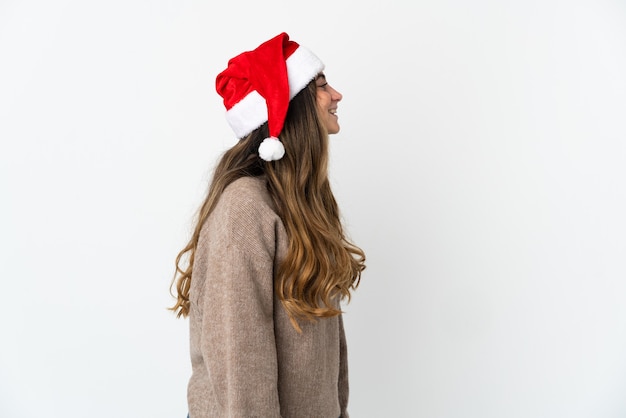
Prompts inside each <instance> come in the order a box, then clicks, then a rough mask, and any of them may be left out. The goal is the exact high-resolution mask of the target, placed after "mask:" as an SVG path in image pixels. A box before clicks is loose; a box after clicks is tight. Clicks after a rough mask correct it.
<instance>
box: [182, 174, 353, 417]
mask: <svg viewBox="0 0 626 418" xmlns="http://www.w3.org/2000/svg"><path fill="white" fill-rule="evenodd" d="M287 244H288V242H287V235H286V232H285V228H284V226H283V224H282V222H281V220H280V218H279V217H278V215H277V214H276V211H275V210H274V209H273V203H272V201H271V198H270V196H269V194H268V192H267V190H266V184H265V180H264V179H263V178H253V177H245V178H242V179H239V180H237V181H235V182H233V183H232V184H231V185H230V186H228V187H227V188H226V190H225V191H224V193H223V194H222V196H221V198H220V200H219V202H218V204H217V206H216V208H215V210H214V211H213V213H212V214H211V216H210V217H209V219H208V220H207V222H206V224H205V225H204V226H203V228H202V232H201V235H200V241H199V244H198V249H197V252H196V256H195V263H194V266H193V279H192V284H191V290H190V300H191V311H190V322H189V325H190V349H191V364H192V376H191V379H190V381H189V386H188V402H189V413H190V417H191V418H208V417H236V418H244V417H261V418H273V417H283V418H307V417H311V418H337V417H339V416H340V415H341V417H348V414H347V411H346V406H347V403H348V367H347V363H346V355H347V352H346V342H345V335H344V331H343V323H342V319H341V317H340V316H339V317H334V318H328V319H320V320H318V321H316V322H312V323H309V322H306V321H301V323H300V326H301V327H302V334H299V333H297V332H296V331H295V330H294V329H293V327H292V326H291V323H290V322H289V318H288V316H287V314H286V311H285V310H284V308H283V307H282V305H281V303H280V302H279V301H278V299H277V297H276V296H275V293H274V288H273V272H274V270H275V269H276V268H277V266H278V263H279V261H280V260H281V258H282V257H284V254H285V252H286V249H287Z"/></svg>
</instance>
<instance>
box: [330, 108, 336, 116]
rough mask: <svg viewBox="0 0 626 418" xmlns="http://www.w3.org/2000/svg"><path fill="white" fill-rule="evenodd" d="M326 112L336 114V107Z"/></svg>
mask: <svg viewBox="0 0 626 418" xmlns="http://www.w3.org/2000/svg"><path fill="white" fill-rule="evenodd" d="M328 113H330V114H331V115H335V116H337V109H329V110H328Z"/></svg>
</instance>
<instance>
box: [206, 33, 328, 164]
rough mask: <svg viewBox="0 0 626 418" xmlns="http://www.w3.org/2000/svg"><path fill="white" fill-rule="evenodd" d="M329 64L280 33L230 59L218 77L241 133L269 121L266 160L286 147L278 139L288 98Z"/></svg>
mask: <svg viewBox="0 0 626 418" xmlns="http://www.w3.org/2000/svg"><path fill="white" fill-rule="evenodd" d="M323 70H324V64H323V63H322V61H320V59H319V58H317V57H316V56H315V55H314V54H313V53H312V52H311V51H309V50H308V49H306V48H304V47H302V46H300V45H298V44H297V43H296V42H293V41H290V40H289V35H287V34H286V33H281V34H280V35H278V36H276V37H274V38H272V39H270V40H269V41H267V42H264V43H263V44H261V45H259V47H257V48H256V49H255V50H254V51H247V52H244V53H242V54H240V55H237V56H236V57H234V58H232V59H231V60H230V61H228V67H227V68H226V69H225V70H224V71H222V72H221V73H220V74H219V75H218V76H217V79H216V80H215V86H216V89H217V93H218V94H219V95H220V96H222V98H223V99H224V106H225V107H226V120H227V121H228V123H229V124H230V126H231V128H233V131H235V134H236V135H237V138H243V137H245V136H246V135H248V134H249V133H250V132H252V131H254V130H255V129H257V128H258V127H260V126H261V125H263V124H264V123H265V122H268V129H269V135H270V136H269V138H266V139H264V140H263V142H262V143H261V146H260V147H259V156H260V157H261V158H262V159H264V160H265V161H273V160H280V159H281V158H282V157H283V155H284V154H285V147H284V146H283V144H282V143H281V142H280V140H279V139H278V136H279V135H280V133H281V131H282V130H283V125H284V123H285V117H286V116H287V109H288V108H289V101H290V100H291V99H293V98H294V96H295V95H296V94H298V92H300V91H301V90H302V89H303V88H305V87H306V85H307V84H308V83H309V82H310V81H311V80H313V79H314V78H315V76H316V75H317V74H319V73H320V72H322V71H323Z"/></svg>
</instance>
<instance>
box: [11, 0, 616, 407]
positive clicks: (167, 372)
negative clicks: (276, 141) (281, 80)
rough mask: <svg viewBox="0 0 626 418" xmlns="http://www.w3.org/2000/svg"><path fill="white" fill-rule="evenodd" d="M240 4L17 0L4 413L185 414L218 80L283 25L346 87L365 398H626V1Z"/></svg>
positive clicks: (342, 145) (516, 401)
mask: <svg viewBox="0 0 626 418" xmlns="http://www.w3.org/2000/svg"><path fill="white" fill-rule="evenodd" d="M214 3H216V2H209V1H187V0H169V1H166V0H160V1H155V0H143V1H142V0H123V1H122V0H113V1H106V2H104V1H102V2H97V1H78V0H75V1H70V0H57V1H54V2H51V1H43V0H41V1H11V0H9V1H7V0H3V1H0V141H1V142H0V144H1V145H0V164H1V166H0V174H1V177H0V215H1V216H0V272H1V274H2V276H1V280H2V281H1V288H0V289H1V293H0V294H1V301H0V332H1V334H0V340H1V343H0V416H1V417H7V418H20V417H29V418H30V417H37V418H39V417H63V418H66V417H129V418H130V417H133V418H135V417H146V418H159V417H164V418H165V417H167V418H173V417H183V416H185V414H186V398H185V396H186V383H187V379H188V377H189V373H190V367H189V359H188V353H187V350H188V343H187V338H188V335H187V322H186V321H182V320H176V319H174V317H173V316H172V315H171V314H170V313H169V312H167V311H166V310H165V307H166V306H168V305H171V303H172V299H171V298H170V296H169V294H168V286H169V283H170V279H171V275H172V273H173V259H174V257H175V255H176V254H177V252H178V251H179V250H180V248H181V247H182V246H183V245H184V244H185V243H186V240H187V238H188V234H189V229H190V227H191V220H192V216H193V214H194V211H195V209H196V207H197V205H198V204H199V203H200V202H201V200H202V197H203V194H204V191H205V189H206V184H207V181H208V178H209V175H210V171H211V168H212V166H213V164H214V162H215V161H216V159H217V158H218V156H219V154H220V153H221V152H222V151H224V150H225V149H226V148H227V147H229V146H230V145H232V144H233V143H234V138H233V134H232V133H231V131H230V130H229V128H228V126H227V124H226V122H225V120H224V117H223V107H222V104H221V102H220V100H219V97H218V96H217V94H216V93H215V92H214V78H215V75H216V74H217V73H218V72H220V71H221V70H222V69H223V68H225V65H226V62H227V60H228V59H229V58H230V57H232V56H234V55H235V54H237V53H239V52H242V51H244V50H247V49H252V48H254V47H256V46H257V45H258V44H259V43H260V42H262V41H264V40H266V39H269V38H270V37H272V36H274V35H276V34H278V33H279V32H281V31H287V32H289V33H290V34H291V36H292V38H293V39H294V40H296V41H298V42H300V43H301V44H303V45H306V46H307V47H309V48H310V49H311V50H313V51H315V52H316V53H317V55H319V56H320V57H321V58H322V59H323V60H324V61H325V62H326V64H327V71H326V74H327V76H328V80H329V81H330V82H331V84H333V85H334V86H335V87H336V88H337V89H338V90H339V91H341V92H342V93H343V94H344V100H343V101H342V103H341V104H340V108H339V111H340V113H339V114H340V122H341V124H342V131H341V133H340V134H339V135H336V136H334V137H332V150H331V152H332V166H331V178H332V182H333V186H334V189H335V192H336V195H337V199H338V201H339V203H340V205H341V207H342V209H343V214H344V217H345V219H346V225H347V228H348V230H349V231H350V233H351V236H352V237H353V239H354V240H355V241H356V242H357V243H358V244H359V245H360V246H362V247H363V248H364V249H365V250H366V252H367V255H368V269H367V270H366V272H365V274H364V276H363V281H362V285H361V287H360V288H359V290H358V291H357V292H356V293H355V295H354V298H353V301H352V303H351V304H350V305H348V306H347V307H346V312H347V313H346V316H345V321H346V326H347V333H348V338H349V349H350V370H351V403H350V410H351V413H352V416H354V417H357V418H359V417H424V418H449V417H450V418H452V417H455V418H456V417H459V418H466V417H477V418H490V417H493V418H500V417H507V418H508V417H512V418H516V417H529V418H539V417H546V418H548V417H550V418H552V417H568V418H572V417H574V418H576V417H590V418H608V417H616V418H617V417H624V416H626V398H625V397H624V396H625V395H624V394H625V393H626V354H625V353H626V304H625V303H624V300H625V299H626V238H625V237H626V221H625V218H626V215H625V214H626V187H625V185H624V183H625V179H626V145H625V143H624V140H625V139H626V122H625V120H626V4H625V3H624V2H622V1H609V0H586V1H585V0H570V1H556V0H541V1H538V0H526V1H496V0H474V1H471V2H469V1H462V0H456V1H455V0H438V1H411V2H409V1H406V2H405V1H402V2H401V1H396V0H394V1H365V0H359V1H356V0H355V1H343V2H342V1H339V0H334V1H317V2H312V3H298V2H294V1H233V2H221V3H219V4H218V5H216V4H214Z"/></svg>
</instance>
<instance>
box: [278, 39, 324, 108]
mask: <svg viewBox="0 0 626 418" xmlns="http://www.w3.org/2000/svg"><path fill="white" fill-rule="evenodd" d="M286 63H287V76H288V78H289V100H291V99H293V98H294V97H295V96H296V94H298V93H299V92H300V90H302V89H303V88H305V87H306V85H307V84H309V82H310V81H311V80H313V79H314V78H315V76H316V75H318V74H319V73H321V72H322V71H324V63H323V62H322V61H321V60H320V59H319V58H317V57H316V56H315V54H313V53H312V52H311V51H309V50H308V49H306V48H305V47H303V46H302V45H300V47H298V49H296V50H295V51H293V53H292V54H291V55H290V56H289V58H287V61H286Z"/></svg>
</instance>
